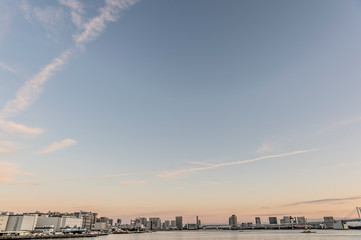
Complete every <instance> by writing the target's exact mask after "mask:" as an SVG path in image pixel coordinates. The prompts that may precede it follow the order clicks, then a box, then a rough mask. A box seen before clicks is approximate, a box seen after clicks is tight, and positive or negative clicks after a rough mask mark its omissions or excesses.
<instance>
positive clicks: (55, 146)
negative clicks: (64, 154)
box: [37, 138, 77, 154]
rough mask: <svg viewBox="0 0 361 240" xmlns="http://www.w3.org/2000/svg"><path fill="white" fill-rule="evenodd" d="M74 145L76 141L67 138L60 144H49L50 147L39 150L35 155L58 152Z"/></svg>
mask: <svg viewBox="0 0 361 240" xmlns="http://www.w3.org/2000/svg"><path fill="white" fill-rule="evenodd" d="M76 143H77V141H75V140H73V139H70V138H67V139H64V140H62V141H60V142H55V143H53V144H51V145H50V146H47V147H45V148H43V149H41V150H40V151H38V152H37V153H38V154H44V153H49V152H54V151H58V150H61V149H64V148H67V147H70V146H73V145H75V144H76Z"/></svg>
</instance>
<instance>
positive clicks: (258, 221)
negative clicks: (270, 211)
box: [255, 217, 261, 226]
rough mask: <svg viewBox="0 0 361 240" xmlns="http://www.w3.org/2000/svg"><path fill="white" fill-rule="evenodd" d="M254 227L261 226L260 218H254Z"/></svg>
mask: <svg viewBox="0 0 361 240" xmlns="http://www.w3.org/2000/svg"><path fill="white" fill-rule="evenodd" d="M255 220H256V226H261V218H260V217H256V218H255Z"/></svg>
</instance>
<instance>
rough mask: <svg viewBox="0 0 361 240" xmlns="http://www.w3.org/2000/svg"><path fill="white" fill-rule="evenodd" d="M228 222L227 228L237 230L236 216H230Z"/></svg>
mask: <svg viewBox="0 0 361 240" xmlns="http://www.w3.org/2000/svg"><path fill="white" fill-rule="evenodd" d="M228 222H229V226H230V227H231V228H233V229H234V228H237V226H238V222H237V216H236V215H232V216H230V217H229V218H228Z"/></svg>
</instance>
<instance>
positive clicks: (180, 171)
mask: <svg viewBox="0 0 361 240" xmlns="http://www.w3.org/2000/svg"><path fill="white" fill-rule="evenodd" d="M313 151H316V149H311V150H299V151H294V152H289V153H283V154H277V155H268V156H263V157H258V158H253V159H248V160H243V161H235V162H228V163H220V164H211V165H209V166H206V167H199V168H184V169H178V170H175V171H165V172H162V173H160V174H158V177H160V178H170V177H175V176H178V175H180V174H185V173H191V172H199V171H204V170H209V169H213V168H219V167H226V166H233V165H240V164H246V163H251V162H256V161H260V160H265V159H272V158H280V157H287V156H293V155H298V154H302V153H308V152H313ZM198 164H199V163H198Z"/></svg>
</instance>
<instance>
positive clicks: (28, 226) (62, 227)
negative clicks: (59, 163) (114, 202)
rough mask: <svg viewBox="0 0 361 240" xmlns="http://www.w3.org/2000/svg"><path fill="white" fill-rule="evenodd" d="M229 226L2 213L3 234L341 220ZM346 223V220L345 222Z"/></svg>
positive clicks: (329, 225) (328, 225) (329, 224)
mask: <svg viewBox="0 0 361 240" xmlns="http://www.w3.org/2000/svg"><path fill="white" fill-rule="evenodd" d="M228 222H229V225H228V226H227V225H226V226H216V225H204V226H202V224H201V220H199V218H198V216H197V217H196V218H195V222H194V223H187V224H184V223H183V217H182V216H177V217H175V218H174V219H172V220H164V221H162V220H161V219H160V218H159V217H150V218H145V217H138V218H135V219H133V220H131V221H130V223H129V224H122V220H121V219H117V220H116V221H115V222H113V219H110V218H108V217H98V214H97V213H93V212H87V211H79V212H73V213H60V212H47V213H41V212H33V213H23V214H14V213H13V212H0V236H1V235H9V234H18V235H20V234H25V233H41V234H59V233H60V234H61V233H91V232H105V233H111V232H112V233H120V232H122V231H160V230H163V231H167V230H198V229H212V228H217V229H219V228H222V229H234V230H236V229H262V228H265V229H277V228H278V229H280V228H292V229H293V228H305V227H311V228H323V229H333V228H335V229H336V228H337V221H335V220H334V219H333V217H324V219H323V221H318V222H307V219H306V218H305V217H304V216H298V217H292V216H284V217H283V218H281V219H280V220H278V219H277V217H269V218H268V223H262V222H261V218H260V217H256V218H255V223H253V222H245V223H238V221H237V216H236V215H232V216H230V217H229V219H228ZM341 223H342V222H341Z"/></svg>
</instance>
